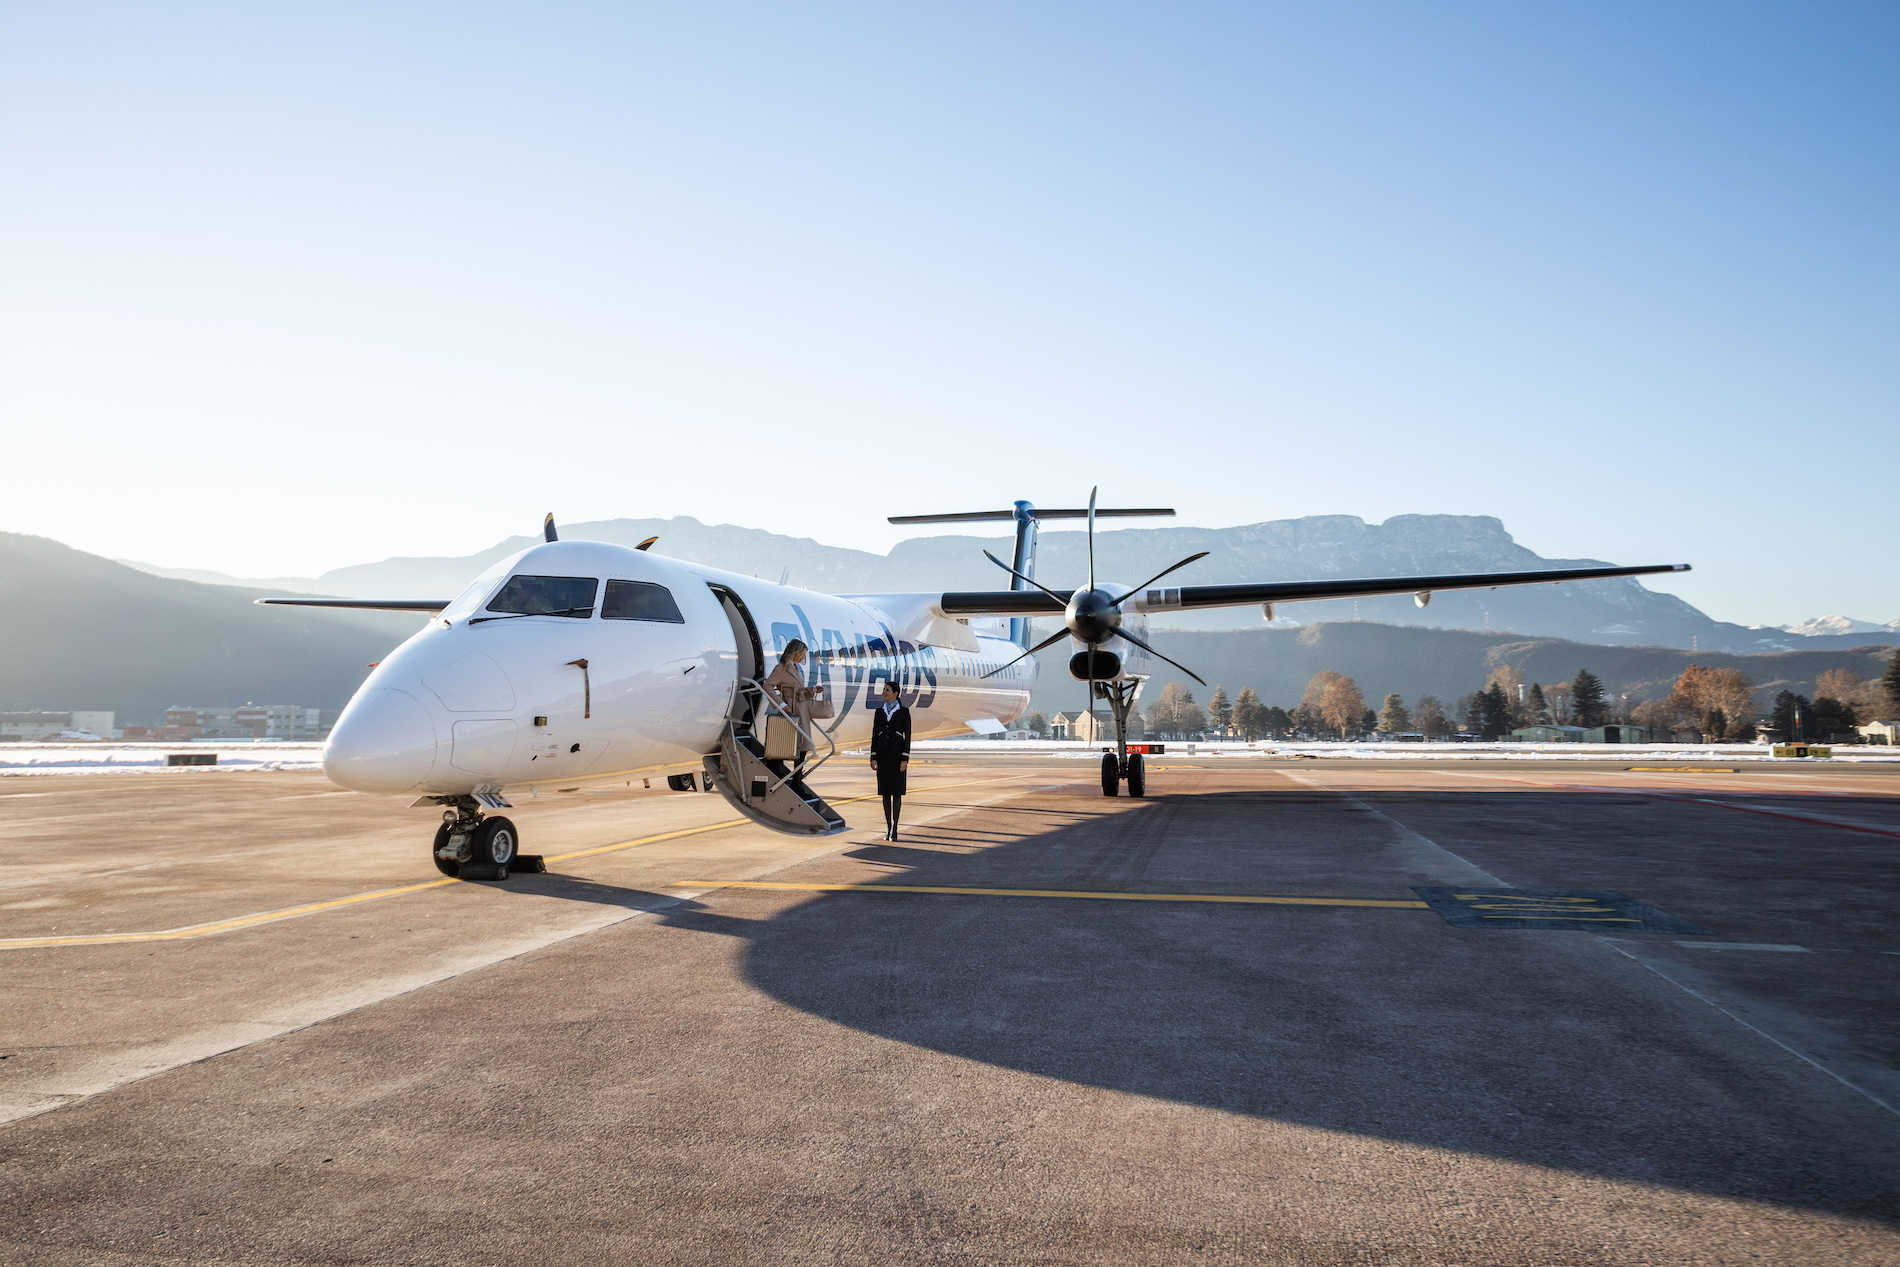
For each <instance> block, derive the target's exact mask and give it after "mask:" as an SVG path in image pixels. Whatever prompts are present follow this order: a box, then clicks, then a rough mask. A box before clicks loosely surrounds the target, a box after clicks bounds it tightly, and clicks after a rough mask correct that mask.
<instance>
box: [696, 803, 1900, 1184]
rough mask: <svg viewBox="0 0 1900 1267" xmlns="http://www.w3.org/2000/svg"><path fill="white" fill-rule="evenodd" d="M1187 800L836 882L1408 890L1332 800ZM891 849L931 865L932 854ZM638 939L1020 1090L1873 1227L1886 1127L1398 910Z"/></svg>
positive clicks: (1724, 1034)
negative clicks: (725, 946)
mask: <svg viewBox="0 0 1900 1267" xmlns="http://www.w3.org/2000/svg"><path fill="white" fill-rule="evenodd" d="M1196 799H1197V798H1194V797H1163V798H1158V799H1156V800H1155V801H1154V802H1152V803H1151V804H1149V805H1146V806H1143V807H1141V808H1139V809H1130V810H1124V811H1122V812H1121V813H1119V814H1116V815H1112V816H1106V817H1101V818H1099V819H1084V820H1083V821H1078V822H1073V823H1071V824H1069V825H1051V824H1050V823H1049V821H1048V820H1044V821H1043V822H1041V823H1037V824H1035V826H1034V834H1033V835H1028V836H1023V837H1019V838H1018V839H1016V840H1015V842H1014V843H1010V844H1002V845H993V846H992V847H990V848H987V849H985V850H983V851H982V852H981V853H976V854H967V853H958V854H950V853H945V852H939V851H937V850H933V849H929V848H912V847H906V846H903V845H898V846H894V847H892V846H882V845H867V846H865V847H864V848H862V849H859V850H855V851H853V854H852V856H853V857H855V858H858V859H860V860H863V861H872V862H883V863H887V864H890V870H888V871H886V872H884V873H882V874H879V875H876V876H875V877H871V876H867V877H864V879H865V880H866V881H869V882H881V883H891V884H919V885H978V886H981V885H990V886H997V887H1005V886H1007V887H1033V888H1096V889H1100V888H1126V889H1130V890H1146V891H1163V892H1256V893H1260V892H1268V893H1271V892H1279V893H1300V892H1305V893H1308V894H1329V893H1330V894H1333V895H1352V894H1354V893H1358V894H1361V895H1367V896H1387V897H1406V896H1409V894H1407V893H1406V892H1405V890H1404V887H1403V886H1404V885H1406V884H1410V883H1432V882H1433V881H1432V880H1431V879H1429V878H1426V877H1415V878H1408V875H1407V871H1408V868H1407V867H1406V866H1404V865H1400V863H1401V862H1402V860H1397V859H1395V858H1394V856H1393V855H1392V854H1391V853H1390V852H1388V851H1389V849H1390V844H1389V841H1388V842H1387V843H1386V844H1380V843H1378V842H1376V841H1371V840H1368V839H1367V838H1368V837H1371V836H1372V835H1374V834H1375V833H1373V832H1371V831H1369V830H1368V826H1369V823H1368V820H1372V821H1373V822H1376V821H1377V820H1376V819H1373V817H1372V815H1370V814H1368V813H1367V812H1366V811H1365V810H1364V809H1363V808H1353V807H1352V806H1350V805H1349V804H1346V803H1345V802H1344V801H1343V800H1342V799H1340V798H1333V799H1328V798H1325V797H1319V798H1315V797H1313V796H1312V795H1310V794H1307V793H1300V794H1296V795H1291V796H1289V797H1288V798H1287V801H1286V803H1285V804H1284V805H1275V804H1274V803H1273V798H1272V797H1271V796H1265V797H1262V796H1259V795H1252V796H1249V797H1248V798H1247V805H1248V806H1249V808H1248V809H1247V810H1246V813H1248V814H1249V815H1252V814H1255V813H1257V812H1259V811H1260V810H1265V811H1266V812H1267V814H1269V815H1271V816H1272V818H1271V821H1272V823H1273V826H1272V828H1271V829H1268V830H1258V829H1257V830H1255V831H1253V832H1252V833H1245V832H1236V831H1235V830H1234V826H1235V812H1236V809H1235V802H1234V800H1233V799H1231V798H1221V797H1215V798H1210V801H1209V803H1203V804H1198V805H1197V804H1196V803H1195V801H1196ZM1362 799H1363V800H1366V801H1369V802H1371V803H1378V802H1379V801H1380V799H1381V798H1378V797H1376V796H1375V797H1366V798H1362ZM1223 800H1224V801H1225V806H1224V808H1223V807H1221V806H1219V805H1216V804H1213V803H1212V802H1214V801H1223ZM1427 800H1429V797H1428V796H1427V795H1426V794H1407V795H1406V796H1405V797H1404V798H1403V803H1404V804H1406V805H1411V806H1417V805H1419V804H1420V803H1422V802H1425V801H1427ZM1445 800H1446V806H1445V808H1446V809H1447V810H1448V811H1455V812H1460V813H1466V814H1469V813H1470V812H1471V811H1470V810H1469V809H1468V808H1467V809H1464V810H1457V808H1456V807H1457V806H1460V805H1462V806H1467V807H1469V806H1470V805H1471V804H1472V803H1473V798H1471V797H1469V796H1448V797H1446V798H1445ZM1620 800H1621V798H1605V797H1594V798H1593V797H1588V796H1579V795H1574V794H1552V795H1549V796H1544V795H1541V794H1535V793H1521V794H1517V795H1516V796H1515V798H1514V800H1513V802H1512V805H1513V807H1514V808H1513V817H1514V819H1515V820H1516V821H1519V822H1523V821H1532V822H1536V821H1546V822H1549V823H1552V824H1566V825H1567V829H1568V830H1569V831H1570V832H1572V833H1573V834H1574V833H1575V832H1576V831H1577V830H1579V829H1580V825H1581V827H1582V829H1583V830H1589V827H1588V823H1589V822H1591V821H1592V820H1591V818H1590V816H1592V815H1596V816H1599V817H1597V818H1596V819H1595V820H1594V821H1596V822H1598V823H1601V824H1602V825H1603V828H1604V830H1606V831H1608V830H1610V829H1611V827H1612V825H1613V822H1615V821H1621V822H1625V823H1627V821H1628V820H1627V810H1624V811H1620V812H1621V813H1623V814H1625V817H1624V818H1623V819H1620V820H1610V819H1607V818H1603V817H1601V815H1603V814H1604V813H1605V812H1606V808H1607V807H1606V804H1605V803H1606V802H1608V801H1620ZM1490 805H1491V806H1495V805H1496V802H1495V801H1492V802H1490ZM1394 812H1395V813H1396V812H1398V811H1397V810H1395V811H1394ZM1644 812H1645V813H1650V814H1656V813H1659V812H1660V813H1665V814H1666V813H1667V812H1669V811H1667V810H1666V809H1665V810H1662V811H1658V810H1657V809H1656V807H1655V806H1654V805H1653V804H1651V805H1646V806H1645V811H1644ZM1704 813H1705V815H1706V811H1705V812H1704ZM1216 815H1218V816H1219V818H1220V821H1219V822H1216V820H1215V817H1214V816H1216ZM1017 821H1018V822H1019V823H1020V822H1021V821H1022V820H1020V819H1018V820H1017ZM1267 821H1269V820H1267V819H1262V820H1261V822H1262V823H1265V822H1267ZM976 825H977V826H981V825H982V824H980V823H979V824H976ZM1720 826H1723V827H1729V826H1733V825H1732V824H1720ZM1203 827H1205V828H1208V829H1210V831H1209V832H1207V833H1203V832H1202V831H1201V830H1200V829H1201V828H1203ZM1217 828H1218V829H1219V831H1220V833H1222V834H1221V835H1220V836H1219V838H1218V839H1217V838H1215V835H1214V832H1213V830H1211V829H1217ZM1387 835H1388V836H1389V835H1390V833H1389V832H1388V833H1387ZM1249 836H1251V838H1249ZM916 837H917V838H918V839H919V840H928V841H931V842H932V843H936V842H937V841H941V843H943V844H953V843H956V833H955V831H954V829H951V830H946V831H943V832H933V831H932V829H930V828H924V829H921V830H920V831H918V832H917V833H916ZM1606 838H1607V837H1606ZM1414 861H1415V860H1414ZM1354 874H1357V875H1358V876H1359V879H1358V881H1357V882H1356V883H1354V882H1352V881H1351V880H1350V879H1349V878H1342V877H1351V876H1352V875H1354ZM779 878H794V877H792V876H789V875H787V876H781V877H779ZM815 878H821V879H827V880H834V879H837V878H838V876H837V874H836V871H835V866H834V867H833V869H832V870H830V871H828V872H827V873H826V874H825V875H823V876H822V877H815ZM661 918H662V919H664V920H665V922H666V923H667V924H669V925H671V926H674V927H679V928H689V929H697V930H701V931H704V932H710V933H718V934H723V935H731V936H738V937H742V938H745V939H746V940H747V941H748V942H749V943H750V944H749V946H748V948H747V952H746V956H745V964H746V972H747V975H748V979H749V980H750V982H751V983H752V984H754V985H755V986H756V987H757V988H759V989H760V990H762V991H764V992H765V993H767V994H768V995H770V996H772V997H775V998H777V999H779V1000H781V1001H783V1002H785V1003H787V1004H790V1005H792V1006H794V1007H797V1008H800V1009H802V1010H804V1011H806V1012H808V1013H811V1014H813V1015H816V1016H819V1017H823V1018H825V1019H828V1020H830V1021H833V1022H835V1023H837V1024H840V1025H846V1026H850V1027H852V1028H854V1029H857V1030H860V1031H863V1032H865V1033H868V1034H875V1035H879V1036H882V1037H884V1038H888V1039H892V1040H895V1041H898V1042H902V1043H908V1044H914V1045H917V1046H919V1047H923V1048H928V1049H932V1050H935V1051H939V1052H944V1053H949V1054H952V1055H956V1056H959V1057H964V1058H967V1059H970V1060H975V1061H982V1062H986V1063H988V1064H991V1065H996V1066H1001V1067H1005V1068H1009V1069H1015V1070H1021V1071H1024V1072H1027V1073H1030V1074H1035V1075H1039V1076H1042V1077H1047V1078H1054V1079H1061V1080H1064V1081H1068V1082H1071V1083H1076V1084H1082V1085H1087V1086H1094V1087H1100V1088H1106V1089H1109V1090H1113V1091H1118V1092H1125V1093H1128V1094H1131V1095H1137V1096H1144V1097H1154V1098H1159V1099H1164V1100H1171V1101H1177V1102H1180V1103H1185V1104H1191V1105H1198V1106H1203V1107H1206V1108H1211V1109H1216V1110H1219V1111H1222V1112H1227V1113H1234V1114H1245V1115H1248V1116H1252V1117H1256V1118H1270V1119H1278V1120H1282V1121H1286V1122H1291V1123H1298V1124H1303V1125H1306V1126H1312V1127H1319V1128H1324V1129H1327V1130H1333V1131H1341V1132H1350V1133H1352V1134H1355V1135H1362V1136H1376V1137H1380V1138H1385V1139H1390V1140H1397V1141H1404V1142H1407V1143H1412V1144H1418V1145H1424V1146H1428V1147H1431V1148H1437V1149H1451V1150H1458V1151H1462V1152H1467V1153H1477V1154H1484V1155H1490V1156H1495V1157H1500V1158H1505V1159H1509V1160H1513V1161H1517V1162H1525V1163H1531V1164H1535V1165H1539V1166H1548V1167H1555V1168H1561V1169H1565V1170H1572V1171H1584V1172H1590V1173H1596V1174H1600V1175H1604V1176H1609V1177H1613V1178H1617V1179H1623V1180H1630V1181H1635V1182H1640V1183H1649V1184H1658V1185H1665V1186H1669V1187H1675V1188H1683V1189H1689V1190H1694V1191H1699V1192H1709V1193H1717V1194H1723V1195H1728V1196H1735V1197H1741V1198H1747V1199H1753V1200H1761V1201H1768V1202H1774V1203H1777V1204H1784V1205H1791V1206H1800V1207H1807V1208H1812V1209H1817V1210H1826V1211H1829V1212H1834V1213H1842V1214H1851V1215H1858V1216H1861V1217H1872V1218H1888V1219H1891V1218H1892V1217H1893V1215H1894V1211H1895V1210H1896V1209H1900V1184H1896V1181H1895V1176H1896V1173H1897V1172H1900V1168H1897V1167H1896V1165H1895V1162H1896V1155H1895V1148H1894V1132H1893V1130H1892V1125H1893V1123H1892V1120H1891V1118H1890V1116H1889V1115H1888V1114H1886V1113H1885V1112H1883V1111H1882V1110H1880V1109H1878V1108H1877V1107H1876V1106H1874V1105H1872V1104H1871V1103H1870V1102H1867V1101H1865V1100H1863V1099H1861V1097H1859V1096H1858V1095H1857V1094H1856V1093H1854V1092H1852V1091H1849V1090H1847V1089H1846V1088H1844V1087H1841V1086H1840V1085H1838V1084H1837V1083H1835V1082H1833V1081H1832V1080H1831V1079H1829V1078H1827V1077H1826V1076H1825V1075H1823V1074H1820V1073H1819V1072H1817V1071H1816V1070H1814V1069H1812V1068H1811V1067H1809V1066H1807V1065H1804V1064H1801V1063H1800V1062H1798V1061H1796V1060H1794V1059H1793V1058H1792V1057H1789V1056H1787V1055H1786V1053H1783V1052H1781V1051H1780V1050H1779V1049H1778V1048H1774V1047H1772V1046H1771V1045H1770V1044H1768V1043H1767V1041H1766V1040H1764V1039H1761V1038H1759V1037H1758V1036H1756V1035H1754V1034H1751V1033H1749V1032H1747V1031H1745V1030H1743V1029H1741V1027H1740V1026H1738V1025H1736V1023H1735V1022H1734V1021H1732V1020H1731V1019H1729V1018H1728V1017H1726V1016H1723V1015H1721V1014H1720V1013H1718V1012H1716V1011H1715V1010H1714V1009H1713V1008H1710V1007H1708V1006H1706V1005H1705V1004H1702V1003H1700V1002H1698V1001H1697V1000H1695V999H1693V998H1692V997H1690V996H1689V995H1687V994H1685V993H1684V992H1682V991H1681V990H1679V989H1678V988H1677V987H1675V986H1673V985H1670V984H1668V983H1667V982H1664V981H1662V980H1661V979H1660V978H1657V977H1655V976H1654V975H1653V974H1651V973H1649V972H1648V971H1647V970H1646V969H1644V968H1643V967H1641V965H1639V964H1637V963H1635V962H1633V961H1630V960H1627V959H1624V958H1623V957H1621V956H1619V955H1617V954H1615V953H1614V952H1613V951H1611V950H1610V949H1609V948H1608V947H1606V946H1603V945H1600V944H1597V943H1596V940H1595V939H1594V938H1593V937H1591V936H1589V935H1588V934H1581V933H1541V934H1540V933H1531V932H1516V933H1498V932H1474V931H1469V930H1462V929H1454V928H1451V927H1449V926H1448V925H1446V924H1445V923H1444V922H1443V921H1441V920H1440V919H1439V918H1438V917H1437V916H1435V915H1433V914H1431V913H1429V912H1425V911H1410V910H1377V909H1337V908H1331V909H1329V908H1289V907H1273V906H1232V905H1228V906H1222V905H1191V904H1178V905H1177V904H1161V903H1138V902H1113V901H1075V900H1067V901H1065V900H1058V899H1051V900H1036V899H995V898H985V897H960V896H943V895H878V896H867V895H858V894H837V895H831V894H825V895H816V896H813V897H812V898H810V899H809V900H804V901H800V902H798V903H797V904H795V905H793V906H792V907H790V908H789V909H785V910H783V911H782V913H780V914H778V915H776V916H774V917H771V918H766V919H747V918H741V917H735V916H732V915H724V914H718V913H715V912H713V911H710V910H707V909H705V908H703V907H699V906H697V905H695V904H687V905H685V906H680V907H674V908H672V909H670V910H668V911H665V912H663V913H662V914H661Z"/></svg>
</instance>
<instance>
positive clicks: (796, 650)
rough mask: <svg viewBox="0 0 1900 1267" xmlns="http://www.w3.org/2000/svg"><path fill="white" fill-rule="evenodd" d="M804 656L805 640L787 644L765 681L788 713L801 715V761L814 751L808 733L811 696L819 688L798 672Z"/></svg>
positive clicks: (765, 685) (793, 640) (799, 739)
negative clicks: (807, 681)
mask: <svg viewBox="0 0 1900 1267" xmlns="http://www.w3.org/2000/svg"><path fill="white" fill-rule="evenodd" d="M805 656H806V650H805V640H804V639H802V638H794V639H792V640H791V641H790V642H788V643H786V644H785V650H783V651H781V652H780V653H779V657H778V667H777V668H775V669H773V670H772V672H771V674H770V676H768V677H767V678H766V679H765V681H764V683H763V684H762V685H764V687H765V689H766V690H767V691H768V692H770V694H771V696H772V698H773V699H775V700H777V701H778V702H779V704H780V705H781V706H783V707H784V709H785V711H786V712H788V713H790V714H791V715H792V716H794V717H796V718H798V727H799V731H800V734H799V736H798V760H799V761H801V762H802V761H803V760H804V759H805V754H806V753H808V752H810V751H811V750H812V742H811V740H810V739H808V738H807V737H806V736H808V735H810V734H811V722H812V719H811V698H812V696H814V695H816V694H817V693H818V690H817V688H816V687H810V686H806V685H805V679H804V677H803V676H802V675H800V673H799V671H798V666H799V665H800V664H803V663H804V661H805Z"/></svg>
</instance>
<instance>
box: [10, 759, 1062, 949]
mask: <svg viewBox="0 0 1900 1267" xmlns="http://www.w3.org/2000/svg"><path fill="white" fill-rule="evenodd" d="M1023 777H1026V776H1024V775H1007V776H1005V778H1023ZM1003 781H1004V779H972V780H969V781H968V782H966V783H944V784H939V785H937V787H923V788H919V789H918V792H917V793H914V794H913V795H916V794H922V793H927V792H934V791H937V790H938V789H939V788H952V787H967V786H969V784H970V783H1000V782H1003ZM871 799H873V798H872V797H868V796H853V797H848V798H846V799H845V800H841V801H839V802H837V804H840V805H845V804H849V803H850V802H851V801H865V800H871ZM748 821H750V820H748V819H744V818H728V819H724V820H722V821H720V822H717V823H708V824H706V825H705V826H703V827H687V828H684V829H682V830H680V831H668V832H660V833H659V834H658V835H654V836H641V837H639V838H638V839H635V840H623V841H621V842H620V843H618V844H613V845H601V846H600V847H599V848H596V849H576V850H574V851H573V852H572V853H559V854H549V855H547V856H545V857H543V858H542V861H543V862H566V861H567V860H569V859H571V858H588V857H592V856H594V855H596V854H603V853H613V852H615V851H616V850H620V849H634V848H638V847H639V846H641V845H657V844H659V843H660V842H662V841H666V840H678V839H680V838H681V837H683V836H698V835H701V834H703V833H705V832H710V831H719V830H721V829H723V828H727V827H741V826H744V825H745V824H746V823H747V822H748ZM463 883H473V882H471V881H463V880H458V879H455V878H453V877H445V878H443V879H440V880H425V881H424V882H422V883H421V884H405V885H401V886H399V887H397V888H393V889H375V890H372V891H371V892H368V893H353V894H351V895H350V896H349V897H338V898H331V899H330V900H329V901H326V902H309V903H306V904H304V905H303V906H292V907H287V908H285V909H284V910H281V911H260V912H258V913H257V914H255V915H239V916H237V917H236V918H233V919H221V920H214V921H212V922H211V923H208V924H187V925H185V926H184V927H183V928H166V929H161V930H159V931H157V932H150V933H90V934H75V935H73V936H70V937H10V938H4V939H0V950H37V949H41V948H44V947H48V946H111V945H116V944H118V943H121V942H138V941H186V940H189V939H190V938H193V937H209V936H211V935H212V934H213V933H228V932H231V931H232V930H234V929H239V928H255V927H257V926H258V925H260V924H274V923H276V922H277V921H278V920H284V919H296V918H298V917H299V916H302V915H316V914H319V913H320V912H323V911H334V910H339V909H341V908H343V907H346V906H357V905H360V904H361V903H364V902H379V901H381V900H382V899H384V898H390V897H402V896H403V895H404V894H407V893H420V892H422V891H423V890H424V889H439V888H442V887H443V886H445V885H450V884H463Z"/></svg>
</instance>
